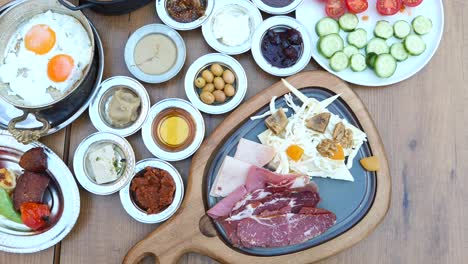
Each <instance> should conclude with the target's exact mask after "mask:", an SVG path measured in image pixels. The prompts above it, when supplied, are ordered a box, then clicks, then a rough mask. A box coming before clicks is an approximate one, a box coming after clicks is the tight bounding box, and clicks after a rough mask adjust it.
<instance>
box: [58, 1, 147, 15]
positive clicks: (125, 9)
mask: <svg viewBox="0 0 468 264" xmlns="http://www.w3.org/2000/svg"><path fill="white" fill-rule="evenodd" d="M58 1H59V2H60V3H61V4H62V5H64V6H65V7H67V8H68V9H70V10H74V11H77V10H83V9H86V8H91V9H92V10H94V11H96V12H98V13H102V14H107V15H121V14H125V13H129V12H131V11H133V10H135V9H138V8H140V7H142V6H144V5H146V4H148V3H149V2H151V0H107V1H105V0H80V2H79V5H78V6H73V5H70V4H69V3H67V2H66V1H64V0H58Z"/></svg>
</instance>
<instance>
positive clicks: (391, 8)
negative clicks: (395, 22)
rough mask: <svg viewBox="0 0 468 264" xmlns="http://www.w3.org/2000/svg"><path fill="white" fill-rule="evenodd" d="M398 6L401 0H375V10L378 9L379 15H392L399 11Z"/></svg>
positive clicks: (399, 6)
mask: <svg viewBox="0 0 468 264" xmlns="http://www.w3.org/2000/svg"><path fill="white" fill-rule="evenodd" d="M400 8H401V0H377V11H379V13H380V14H381V15H384V16H391V15H394V14H396V13H398V11H400Z"/></svg>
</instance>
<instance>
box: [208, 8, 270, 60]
mask: <svg viewBox="0 0 468 264" xmlns="http://www.w3.org/2000/svg"><path fill="white" fill-rule="evenodd" d="M228 9H234V10H236V9H237V10H238V11H239V12H242V13H245V14H247V15H249V17H250V19H249V20H250V30H251V32H250V37H249V39H248V40H246V41H245V42H244V43H243V44H241V45H239V46H228V45H226V44H224V43H222V42H221V41H219V40H218V39H216V37H215V35H214V32H213V24H214V19H215V18H216V17H217V16H218V15H219V14H220V13H221V12H223V11H225V10H228ZM262 21H263V18H262V14H261V13H260V11H259V10H258V8H257V7H256V6H255V5H254V4H252V2H250V1H233V0H218V1H216V4H215V7H214V10H213V13H212V14H211V15H210V16H209V18H208V20H207V21H206V23H204V24H203V26H202V33H203V37H204V38H205V41H206V42H207V43H208V44H209V45H210V46H211V47H212V48H213V49H215V50H216V51H218V52H221V53H224V54H229V55H236V54H241V53H244V52H247V51H248V50H249V49H250V47H251V46H252V41H251V40H252V35H253V33H254V32H255V29H256V28H257V27H258V26H259V25H260V23H262Z"/></svg>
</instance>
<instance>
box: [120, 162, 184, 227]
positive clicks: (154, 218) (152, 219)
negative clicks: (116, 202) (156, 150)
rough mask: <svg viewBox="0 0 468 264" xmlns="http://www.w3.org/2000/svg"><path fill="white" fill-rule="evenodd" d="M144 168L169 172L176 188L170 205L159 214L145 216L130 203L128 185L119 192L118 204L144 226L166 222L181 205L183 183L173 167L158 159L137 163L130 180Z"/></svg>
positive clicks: (145, 214) (144, 213)
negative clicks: (144, 224)
mask: <svg viewBox="0 0 468 264" xmlns="http://www.w3.org/2000/svg"><path fill="white" fill-rule="evenodd" d="M146 167H154V168H158V169H162V170H165V171H167V172H169V174H170V175H171V176H172V179H173V180H174V183H175V186H176V191H175V194H174V200H173V201H172V204H171V205H170V206H169V207H168V208H166V209H165V210H164V211H162V212H160V213H157V214H147V213H146V212H144V211H142V210H141V209H140V208H138V207H137V206H136V205H135V203H134V202H133V201H132V198H131V195H130V183H128V184H127V185H125V187H124V188H123V189H121V190H120V192H119V195H120V202H121V203H122V206H123V207H124V209H125V211H127V213H128V214H129V215H130V216H131V217H133V218H134V219H135V220H137V221H139V222H142V223H146V224H154V223H160V222H163V221H166V220H167V219H169V218H170V217H171V216H172V215H174V214H175V212H176V211H177V209H179V207H180V205H181V204H182V200H183V199H184V182H183V181H182V177H181V176H180V174H179V172H178V171H177V169H176V168H174V166H172V165H171V164H170V163H168V162H166V161H163V160H159V159H145V160H142V161H139V162H138V163H137V164H136V166H135V173H134V175H133V176H132V177H131V179H133V178H134V177H135V176H136V175H137V174H138V173H139V172H141V171H143V170H144V169H145V168H146Z"/></svg>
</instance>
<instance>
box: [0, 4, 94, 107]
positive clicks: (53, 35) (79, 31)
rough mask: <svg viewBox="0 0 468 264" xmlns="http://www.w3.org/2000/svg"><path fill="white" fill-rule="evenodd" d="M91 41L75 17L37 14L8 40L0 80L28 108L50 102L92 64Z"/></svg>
mask: <svg viewBox="0 0 468 264" xmlns="http://www.w3.org/2000/svg"><path fill="white" fill-rule="evenodd" d="M92 50H93V49H92V46H91V40H90V38H89V36H88V33H87V32H86V30H85V28H84V27H83V25H82V24H81V23H80V22H79V21H78V20H77V19H76V18H74V17H72V16H69V15H63V14H59V13H55V12H52V11H47V12H45V13H42V14H38V15H36V16H34V17H32V18H31V19H29V20H28V21H26V22H25V23H23V24H22V25H21V26H20V27H19V28H18V30H17V31H16V32H15V33H14V34H13V36H12V37H11V38H10V41H9V43H8V46H7V48H6V50H5V54H4V61H3V62H2V64H1V65H0V81H2V82H4V83H7V84H8V85H9V87H10V90H11V92H10V94H11V95H17V96H19V97H21V98H22V99H23V100H24V104H27V105H43V104H47V103H51V102H52V101H54V100H55V99H58V98H60V97H61V96H62V95H63V94H65V93H66V92H67V91H69V90H70V89H71V88H72V87H73V86H74V84H75V83H76V82H78V81H79V80H80V79H81V78H82V76H83V73H84V69H85V68H86V67H87V66H88V65H89V64H90V63H91V53H92Z"/></svg>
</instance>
